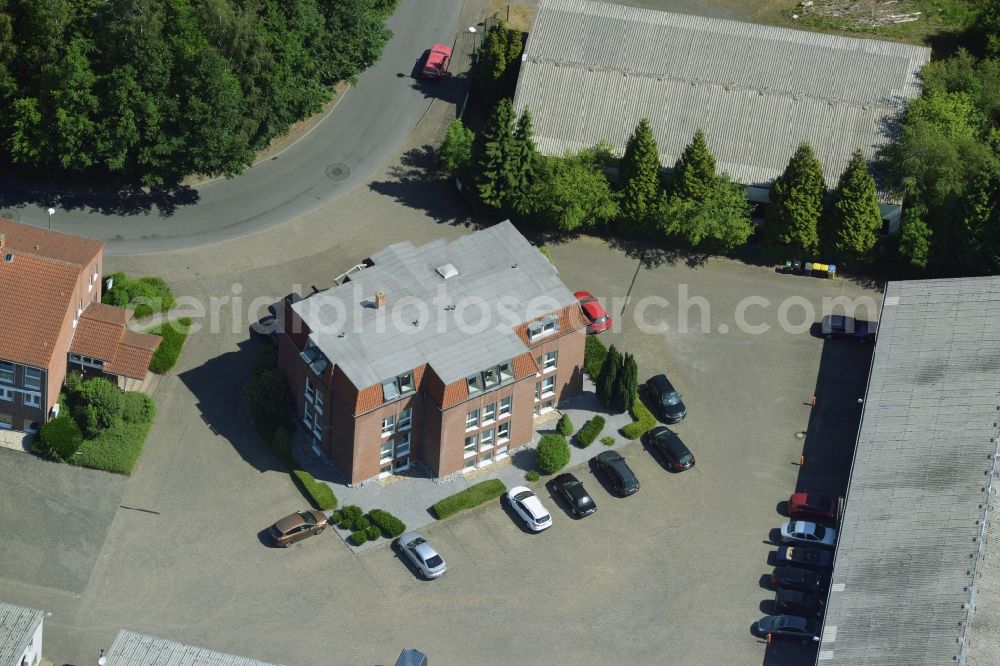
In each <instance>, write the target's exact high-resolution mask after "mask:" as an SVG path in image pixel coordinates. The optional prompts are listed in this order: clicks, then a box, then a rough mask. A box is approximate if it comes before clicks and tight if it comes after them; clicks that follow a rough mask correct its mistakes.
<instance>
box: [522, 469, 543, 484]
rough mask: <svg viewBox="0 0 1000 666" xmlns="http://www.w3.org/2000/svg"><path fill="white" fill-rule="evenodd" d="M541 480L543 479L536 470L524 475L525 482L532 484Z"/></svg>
mask: <svg viewBox="0 0 1000 666" xmlns="http://www.w3.org/2000/svg"><path fill="white" fill-rule="evenodd" d="M540 478H541V477H540V476H538V472H536V471H535V470H531V471H530V472H528V473H527V474H525V475H524V480H525V481H532V482H534V481H538V479H540Z"/></svg>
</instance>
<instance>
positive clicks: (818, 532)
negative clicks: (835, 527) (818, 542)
mask: <svg viewBox="0 0 1000 666" xmlns="http://www.w3.org/2000/svg"><path fill="white" fill-rule="evenodd" d="M815 534H816V538H817V539H822V538H823V536H824V535H825V534H826V528H825V527H823V526H822V525H817V526H816V532H815Z"/></svg>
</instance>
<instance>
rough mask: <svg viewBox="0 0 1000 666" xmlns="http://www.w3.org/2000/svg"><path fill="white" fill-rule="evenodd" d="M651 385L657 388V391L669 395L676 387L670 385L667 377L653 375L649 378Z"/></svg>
mask: <svg viewBox="0 0 1000 666" xmlns="http://www.w3.org/2000/svg"><path fill="white" fill-rule="evenodd" d="M649 383H650V384H652V385H653V386H655V387H656V388H657V389H659V390H660V391H663V392H667V393H669V392H670V391H673V390H675V389H674V385H673V384H671V383H670V380H669V379H667V376H666V375H653V376H652V377H650V378H649Z"/></svg>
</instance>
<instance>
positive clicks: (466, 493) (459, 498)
mask: <svg viewBox="0 0 1000 666" xmlns="http://www.w3.org/2000/svg"><path fill="white" fill-rule="evenodd" d="M506 491H507V486H505V485H504V484H503V481H501V480H500V479H489V480H487V481H480V482H479V483H477V484H474V485H471V486H469V487H468V488H466V489H465V490H463V491H461V492H457V493H455V494H454V495H450V496H448V497H445V498H444V499H443V500H441V501H440V502H438V503H436V504H435V505H434V506H433V509H434V515H435V516H437V518H438V520H444V519H445V518H447V517H448V516H453V515H455V514H456V513H458V512H459V511H462V510H464V509H471V508H473V507H476V506H479V505H480V504H482V503H483V502H489V501H490V500H493V499H496V498H497V497H500V496H501V495H503V494H504V493H505V492H506Z"/></svg>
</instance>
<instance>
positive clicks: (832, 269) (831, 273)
mask: <svg viewBox="0 0 1000 666" xmlns="http://www.w3.org/2000/svg"><path fill="white" fill-rule="evenodd" d="M826 276H827V277H828V278H831V279H832V278H835V277H837V267H836V266H834V265H833V264H830V266H829V267H828V268H827V271H826Z"/></svg>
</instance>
